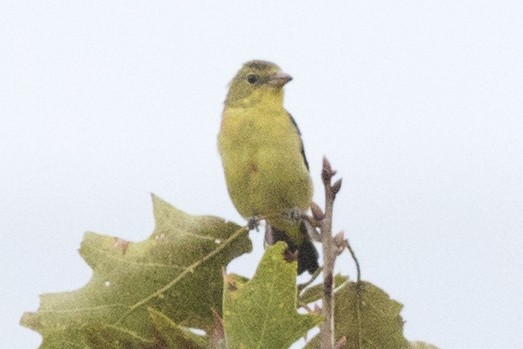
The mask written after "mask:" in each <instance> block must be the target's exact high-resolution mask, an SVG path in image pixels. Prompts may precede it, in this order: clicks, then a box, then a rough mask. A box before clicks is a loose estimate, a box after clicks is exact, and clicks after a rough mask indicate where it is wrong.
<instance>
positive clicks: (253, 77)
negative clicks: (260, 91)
mask: <svg viewBox="0 0 523 349" xmlns="http://www.w3.org/2000/svg"><path fill="white" fill-rule="evenodd" d="M247 81H248V82H249V84H254V83H255V82H256V81H258V77H257V76H256V75H254V74H249V75H248V76H247Z"/></svg>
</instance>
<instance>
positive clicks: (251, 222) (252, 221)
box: [247, 216, 261, 231]
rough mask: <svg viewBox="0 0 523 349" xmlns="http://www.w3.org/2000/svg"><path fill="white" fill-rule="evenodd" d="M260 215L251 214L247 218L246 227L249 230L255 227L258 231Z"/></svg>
mask: <svg viewBox="0 0 523 349" xmlns="http://www.w3.org/2000/svg"><path fill="white" fill-rule="evenodd" d="M260 220H261V219H260V217H258V216H252V217H250V218H249V219H248V220H247V227H248V228H249V230H253V229H256V231H259V230H258V226H259V225H260Z"/></svg>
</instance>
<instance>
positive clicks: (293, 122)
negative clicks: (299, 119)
mask: <svg viewBox="0 0 523 349" xmlns="http://www.w3.org/2000/svg"><path fill="white" fill-rule="evenodd" d="M287 115H289V118H290V119H291V123H292V125H293V126H294V129H295V130H296V133H297V134H298V136H299V137H300V145H301V156H302V158H303V162H304V163H305V167H306V168H307V171H308V170H309V162H308V161H307V157H306V156H305V149H304V148H303V140H302V139H301V132H300V128H299V127H298V124H297V123H296V120H294V118H293V117H292V115H291V114H290V113H287Z"/></svg>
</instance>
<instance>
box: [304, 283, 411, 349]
mask: <svg viewBox="0 0 523 349" xmlns="http://www.w3.org/2000/svg"><path fill="white" fill-rule="evenodd" d="M334 302H335V303H334V322H335V325H334V326H335V336H336V339H339V338H341V337H342V336H345V337H346V338H347V342H346V344H345V347H344V348H345V349H371V348H372V349H375V348H387V349H406V348H408V346H409V343H408V342H407V340H406V339H405V338H404V337H403V320H402V318H401V316H400V315H399V314H400V311H401V309H402V307H403V306H402V305H401V304H400V303H398V302H396V301H395V300H392V299H390V297H389V295H388V294H386V293H385V292H384V291H383V290H381V289H380V288H378V287H376V286H374V285H373V284H371V283H369V282H366V281H362V282H360V283H359V284H358V283H355V282H349V283H347V284H345V285H344V286H342V287H341V288H340V289H339V290H338V291H337V292H336V293H335V296H334ZM319 347H320V338H319V336H316V337H315V338H313V339H312V340H311V341H310V342H309V343H308V344H307V345H306V347H305V348H319Z"/></svg>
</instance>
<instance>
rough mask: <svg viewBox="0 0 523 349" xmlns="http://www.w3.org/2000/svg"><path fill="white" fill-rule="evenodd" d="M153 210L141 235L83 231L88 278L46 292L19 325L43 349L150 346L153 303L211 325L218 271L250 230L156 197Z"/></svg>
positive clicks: (217, 302) (198, 324) (195, 324)
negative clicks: (151, 225)
mask: <svg viewBox="0 0 523 349" xmlns="http://www.w3.org/2000/svg"><path fill="white" fill-rule="evenodd" d="M153 208H154V217H155V223H156V227H155V229H154V232H153V233H152V235H151V236H150V237H149V238H148V239H146V240H144V241H141V242H127V241H124V240H122V239H118V238H114V237H110V236H105V235H99V234H95V233H89V232H88V233H86V234H85V236H84V241H83V242H82V245H81V248H80V254H81V255H82V257H83V258H84V259H85V261H86V262H87V263H88V264H89V265H90V266H91V268H92V269H93V275H92V277H91V279H90V280H89V282H88V283H87V284H86V285H85V286H84V287H82V288H80V289H78V290H76V291H71V292H64V293H54V294H44V295H42V296H41V300H40V308H39V310H38V312H35V313H25V314H24V315H23V316H22V319H21V324H22V325H24V326H26V327H29V328H31V329H34V330H36V331H38V332H40V333H41V334H42V336H43V342H42V346H41V348H98V347H100V348H109V347H111V348H124V347H125V348H127V347H129V346H130V347H136V346H135V345H138V343H141V344H140V346H139V347H147V345H148V344H152V343H154V325H153V321H152V320H151V317H150V315H149V311H148V308H153V309H155V310H157V311H158V312H160V313H162V314H164V315H165V316H166V317H168V318H169V319H171V320H172V321H173V322H175V323H176V324H178V325H181V326H186V327H191V328H201V329H204V330H210V329H212V327H213V323H214V317H213V313H212V309H215V310H216V311H220V310H221V308H222V292H223V278H222V273H221V269H222V267H223V266H225V265H227V264H228V263H229V262H230V261H231V260H232V259H233V258H235V257H237V256H239V255H241V254H243V253H246V252H249V251H250V250H251V248H252V246H251V242H250V240H249V239H248V235H247V231H246V229H243V228H241V227H240V226H238V225H236V224H234V223H232V222H226V221H224V220H223V219H221V218H218V217H212V216H193V215H189V214H186V213H184V212H182V211H180V210H178V209H176V208H174V207H173V206H171V205H169V204H168V203H167V202H165V201H163V200H161V199H160V198H158V197H156V196H153ZM202 286H203V287H202ZM97 333H102V334H104V335H103V336H100V335H97ZM101 338H103V341H104V343H102V344H100V343H99V341H98V340H101ZM127 341H129V342H128V343H129V345H126V344H125V343H127Z"/></svg>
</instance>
